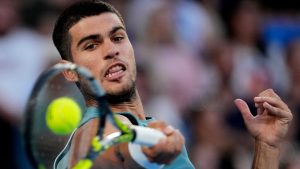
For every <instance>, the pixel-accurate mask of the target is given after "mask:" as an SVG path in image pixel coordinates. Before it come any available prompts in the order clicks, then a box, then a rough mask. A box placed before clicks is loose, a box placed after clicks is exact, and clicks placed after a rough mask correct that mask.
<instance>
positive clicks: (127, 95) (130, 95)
mask: <svg viewBox="0 0 300 169" xmlns="http://www.w3.org/2000/svg"><path fill="white" fill-rule="evenodd" d="M77 86H78V87H79V89H80V90H81V92H82V94H83V96H84V98H85V99H86V100H96V98H95V96H94V95H93V94H92V93H93V92H91V91H90V89H89V88H88V87H87V84H86V83H84V82H83V81H81V83H77ZM135 98H136V83H135V81H134V80H132V81H131V82H130V84H129V85H128V86H127V87H124V88H123V89H121V90H120V91H117V92H109V91H107V93H106V95H105V99H106V100H107V102H108V103H109V104H110V105H116V104H121V103H124V102H130V101H132V100H134V99H135Z"/></svg>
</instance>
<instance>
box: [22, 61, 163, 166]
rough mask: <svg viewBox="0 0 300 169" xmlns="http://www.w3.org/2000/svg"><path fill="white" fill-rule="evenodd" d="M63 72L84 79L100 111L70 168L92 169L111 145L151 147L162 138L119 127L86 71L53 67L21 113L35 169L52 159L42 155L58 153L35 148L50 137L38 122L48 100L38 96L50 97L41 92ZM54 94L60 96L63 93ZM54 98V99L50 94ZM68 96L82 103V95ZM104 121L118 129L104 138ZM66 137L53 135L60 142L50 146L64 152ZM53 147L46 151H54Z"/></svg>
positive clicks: (102, 93) (146, 131)
mask: <svg viewBox="0 0 300 169" xmlns="http://www.w3.org/2000/svg"><path fill="white" fill-rule="evenodd" d="M64 71H73V72H76V73H77V75H78V76H79V77H80V79H83V80H84V83H85V84H86V86H87V87H88V90H89V94H90V95H92V97H93V98H94V99H95V100H96V101H97V104H98V105H100V106H98V107H97V108H98V111H99V112H101V113H99V117H98V118H97V120H98V121H99V122H98V128H97V132H96V135H95V136H94V137H93V139H92V141H91V143H89V144H87V145H88V146H89V151H88V153H87V155H86V156H84V157H83V158H82V159H80V160H79V162H78V163H77V164H76V165H75V166H74V167H73V169H90V168H91V167H92V166H93V162H94V160H95V159H96V158H97V157H98V156H99V155H100V154H102V153H103V152H105V151H106V150H107V149H109V148H110V147H112V146H113V145H116V144H120V143H129V142H131V143H134V144H135V145H143V146H152V145H154V144H156V143H157V142H158V141H159V140H160V139H161V138H162V137H165V136H164V135H163V134H162V133H161V132H160V131H158V130H155V129H151V128H147V127H141V126H134V125H127V124H123V123H122V122H121V121H120V120H119V119H118V118H117V117H116V115H115V114H114V113H112V111H111V110H110V108H109V105H108V103H107V101H106V99H105V91H104V90H103V88H102V87H101V85H100V84H99V83H98V82H97V81H96V80H95V79H94V77H93V75H92V74H91V73H90V72H89V71H88V70H87V69H86V68H84V67H81V66H78V65H75V64H71V63H67V64H57V65H55V66H53V67H51V68H50V69H49V70H47V71H46V72H44V73H43V74H42V75H41V76H40V77H39V79H38V81H37V82H36V85H35V87H34V89H33V92H32V94H31V97H30V99H29V102H28V105H27V109H26V113H25V119H26V121H25V125H24V126H25V130H24V131H25V132H24V137H25V146H26V149H27V152H28V156H29V159H30V161H31V162H32V163H33V165H34V167H35V168H47V167H48V166H49V164H48V163H49V162H46V160H45V159H48V161H52V159H53V157H52V156H51V158H50V160H49V157H44V155H45V154H53V155H54V156H55V155H57V154H58V153H56V152H52V153H45V151H42V150H41V149H43V146H40V145H39V143H41V142H43V141H39V140H41V138H49V137H47V134H50V133H49V132H48V133H47V132H45V130H43V129H42V128H43V127H41V126H45V125H44V124H40V123H43V122H44V121H45V120H43V121H42V120H40V119H43V118H45V113H44V112H45V107H46V106H47V104H49V101H43V100H40V99H39V96H44V97H45V96H47V95H48V94H50V95H53V93H50V92H45V91H47V89H48V88H49V84H51V83H52V84H55V82H56V81H57V80H56V79H57V77H58V76H61V73H62V72H64ZM53 81H54V82H53ZM65 83H66V82H65ZM63 85H64V84H63ZM63 85H60V86H59V87H56V89H60V90H66V89H64V88H63ZM50 88H51V85H50ZM68 90H69V89H68ZM77 90H78V89H77ZM54 93H60V94H61V93H65V92H54ZM70 93H72V94H74V93H80V92H78V91H77V92H70ZM54 97H57V96H56V95H54ZM72 97H74V98H75V100H77V101H78V102H82V100H83V98H82V96H81V97H79V99H78V96H77V95H76V96H72ZM48 99H49V98H48ZM46 100H47V99H46ZM49 100H51V99H49ZM41 101H42V102H43V104H42V103H39V102H41ZM81 105H84V104H81ZM83 109H84V108H83ZM37 121H39V122H37ZM106 122H110V123H111V124H112V125H113V126H115V127H116V128H117V129H118V131H119V132H115V133H112V134H110V135H108V136H106V137H104V129H105V124H106ZM51 134H52V135H53V133H51ZM51 134H50V135H51ZM48 136H49V135H48ZM55 137H56V138H55ZM69 137H70V135H68V136H65V137H62V136H54V137H53V138H55V139H54V140H56V143H57V142H59V141H57V140H60V142H59V144H54V145H53V147H55V146H58V145H59V146H58V148H60V149H66V147H64V148H62V146H60V145H65V144H67V143H68V142H70V139H69V140H68V139H67V138H69ZM47 145H48V144H47ZM44 146H45V145H44ZM48 146H49V145H48ZM46 147H47V146H46ZM53 147H52V148H49V149H51V150H54V148H53ZM63 152H64V151H62V152H61V153H63ZM55 153H56V154H55ZM60 155H61V154H60ZM56 160H57V159H56ZM52 162H53V161H52ZM54 168H59V167H58V166H57V165H56V163H55V165H54Z"/></svg>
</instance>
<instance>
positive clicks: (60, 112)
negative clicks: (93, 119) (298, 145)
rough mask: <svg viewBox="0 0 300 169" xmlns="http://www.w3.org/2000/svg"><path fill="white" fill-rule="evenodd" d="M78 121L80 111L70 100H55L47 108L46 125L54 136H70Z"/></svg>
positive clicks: (65, 98)
mask: <svg viewBox="0 0 300 169" xmlns="http://www.w3.org/2000/svg"><path fill="white" fill-rule="evenodd" d="M80 120H81V109H80V107H79V105H78V104H77V103H76V102H75V101H74V100H73V99H71V98H68V97H60V98H57V99H55V100H53V101H52V102H51V103H50V104H49V106H48V108H47V112H46V124H47V126H48V128H49V129H50V130H51V131H52V132H53V133H55V134H58V135H67V134H70V133H71V132H72V131H73V130H74V129H75V128H76V127H77V126H78V124H79V123H80Z"/></svg>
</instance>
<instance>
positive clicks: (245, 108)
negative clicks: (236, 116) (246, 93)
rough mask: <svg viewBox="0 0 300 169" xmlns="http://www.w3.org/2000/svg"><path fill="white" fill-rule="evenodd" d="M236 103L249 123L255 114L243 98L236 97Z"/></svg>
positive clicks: (245, 120)
mask: <svg viewBox="0 0 300 169" xmlns="http://www.w3.org/2000/svg"><path fill="white" fill-rule="evenodd" d="M234 103H235V105H236V107H237V108H238V109H239V110H240V112H241V114H242V117H243V119H244V122H245V123H246V124H247V123H248V122H249V121H250V120H251V119H252V118H253V115H252V114H251V112H250V109H249V107H248V105H247V103H246V102H245V101H244V100H242V99H235V100H234Z"/></svg>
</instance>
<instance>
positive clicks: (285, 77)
mask: <svg viewBox="0 0 300 169" xmlns="http://www.w3.org/2000/svg"><path fill="white" fill-rule="evenodd" d="M73 2H74V0H23V1H21V0H0V77H1V83H0V133H1V139H0V146H1V148H0V164H1V167H0V168H1V169H2V168H3V169H27V168H28V169H30V165H29V164H28V161H27V159H26V156H25V153H24V151H23V149H22V141H21V132H20V125H21V121H22V118H23V113H24V107H25V105H26V101H27V99H28V97H29V94H30V92H31V89H32V87H33V84H34V82H35V80H36V79H37V77H38V75H39V74H40V73H41V72H42V71H43V70H45V69H46V68H48V67H49V66H50V65H53V64H54V63H56V62H57V61H58V60H59V59H60V57H59V54H58V52H57V51H56V49H55V48H54V45H53V44H52V40H51V34H52V29H53V26H54V23H55V20H56V18H57V16H58V15H59V14H60V12H61V11H62V10H63V9H64V8H65V7H67V6H68V5H69V4H70V3H73ZM108 2H110V3H112V4H113V5H114V6H115V7H116V8H117V9H118V10H119V11H120V13H121V14H122V15H123V16H124V19H125V22H126V27H127V30H128V34H129V37H130V40H131V42H132V44H133V46H134V49H135V55H136V60H137V67H138V72H139V73H138V88H139V91H140V94H141V96H142V100H143V103H144V106H145V109H146V112H147V113H148V114H147V115H149V116H154V117H156V118H157V119H162V120H164V121H167V122H168V123H169V124H171V125H173V126H175V127H177V128H179V129H180V130H181V131H182V132H183V133H184V135H185V137H186V145H187V149H188V152H189V155H190V158H191V160H192V162H193V164H194V165H195V167H196V168H197V169H198V168H199V169H200V168H201V169H247V168H251V162H252V157H253V150H254V140H253V138H251V137H250V136H249V134H248V133H247V131H246V129H245V126H244V124H243V120H242V117H241V115H240V113H239V112H238V110H237V109H236V108H235V107H234V104H233V100H234V99H235V98H242V99H245V100H247V102H248V103H249V105H250V107H251V109H252V110H253V111H252V112H253V113H254V114H255V113H256V111H255V108H254V104H253V101H252V100H253V97H254V96H256V95H257V94H258V93H259V92H261V91H262V90H264V89H267V88H273V89H274V90H275V91H276V92H277V93H278V94H279V95H280V97H281V98H282V99H283V100H284V101H286V102H287V103H288V105H289V107H290V108H291V110H292V111H293V113H294V120H293V122H292V125H291V127H290V130H289V134H288V137H287V139H286V141H285V142H284V144H283V149H282V150H283V151H282V154H281V159H280V160H281V162H280V163H281V166H280V169H299V168H300V147H299V143H300V125H299V124H298V122H299V120H300V117H299V112H300V66H299V65H300V15H299V14H300V13H299V11H300V1H297V0H285V1H281V0H256V1H255V0H108ZM297 65H298V66H297ZM297 124H298V125H297Z"/></svg>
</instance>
